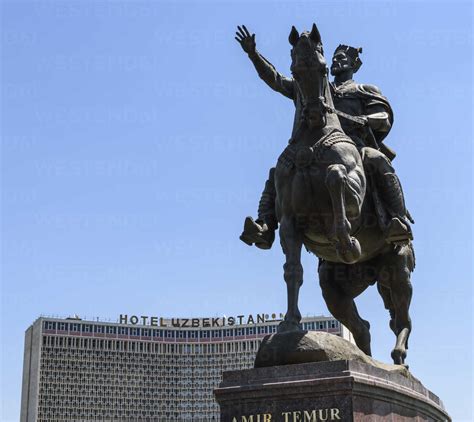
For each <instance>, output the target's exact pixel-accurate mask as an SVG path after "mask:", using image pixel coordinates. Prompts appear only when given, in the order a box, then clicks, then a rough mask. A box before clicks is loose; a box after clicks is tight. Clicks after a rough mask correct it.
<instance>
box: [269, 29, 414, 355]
mask: <svg viewBox="0 0 474 422" xmlns="http://www.w3.org/2000/svg"><path fill="white" fill-rule="evenodd" d="M289 41H290V44H291V45H292V47H293V48H292V51H291V57H292V64H291V72H292V74H293V78H294V80H295V83H296V86H297V89H298V92H299V96H300V99H301V101H302V104H303V120H302V122H301V125H300V128H299V130H298V131H297V132H296V133H295V134H294V136H293V138H292V140H291V142H290V144H289V145H288V147H287V148H286V149H285V150H284V151H283V153H282V154H281V155H280V157H279V159H278V163H277V166H276V170H275V185H276V212H277V217H278V221H279V222H280V231H279V233H280V241H281V245H282V249H283V252H284V254H285V257H286V262H285V264H284V279H285V282H286V284H287V290H288V310H287V313H286V315H285V319H284V320H283V321H282V323H281V324H280V326H279V331H280V332H284V331H294V330H300V329H301V324H300V321H301V314H300V311H299V309H298V294H299V289H300V287H301V285H302V284H303V267H302V265H301V250H302V247H303V245H304V246H305V247H306V249H307V250H309V251H310V252H313V253H314V254H315V255H316V256H318V257H319V260H320V263H319V280H320V285H321V289H322V293H323V297H324V299H325V301H326V304H327V306H328V308H329V311H330V312H331V313H332V315H333V316H334V317H335V318H336V319H337V320H339V321H340V322H341V323H342V324H344V325H345V326H346V327H347V328H348V329H349V330H350V331H351V333H352V334H353V336H354V339H355V342H356V344H357V346H358V347H359V348H360V349H361V350H362V351H363V352H365V353H366V354H367V355H370V354H371V349H370V332H369V328H370V325H369V323H368V322H367V321H365V320H363V319H362V318H361V317H360V316H359V313H358V311H357V308H356V305H355V303H354V298H355V297H357V296H358V295H359V294H361V293H362V292H363V291H364V290H365V289H366V288H367V287H368V286H369V285H373V284H375V283H377V287H378V291H379V292H380V294H381V296H382V298H383V301H384V305H385V307H386V308H387V309H388V310H389V311H390V316H391V320H390V328H391V329H392V331H393V332H394V333H395V335H396V337H397V339H396V344H395V347H394V349H393V350H392V358H393V361H394V363H396V364H404V361H405V357H406V349H407V348H408V337H409V335H410V331H411V320H410V316H409V312H408V311H409V306H410V301H411V295H412V287H411V283H410V275H411V272H412V271H413V269H414V266H415V258H414V251H413V247H412V244H411V243H408V244H405V245H394V244H392V243H387V242H386V241H385V235H384V231H383V230H382V229H381V228H380V225H379V224H378V223H377V222H378V220H379V214H377V206H376V201H375V200H374V196H375V195H376V193H373V190H372V186H374V185H375V184H374V183H371V177H368V176H367V175H366V172H365V171H364V167H363V165H362V159H361V153H362V154H363V150H362V151H359V150H358V148H357V147H356V145H355V144H354V142H353V141H352V140H351V139H350V138H349V137H348V136H346V135H345V134H344V133H343V131H342V129H341V125H340V122H339V119H338V117H337V116H336V115H335V114H333V113H331V110H332V109H333V102H332V97H331V93H330V89H329V82H328V76H327V66H326V61H325V59H324V56H323V48H322V42H321V36H320V34H319V31H318V29H317V27H316V25H313V28H312V30H311V32H310V33H308V32H303V33H302V34H301V35H300V34H299V33H298V31H297V30H296V29H295V28H294V27H293V28H292V31H291V33H290V36H289Z"/></svg>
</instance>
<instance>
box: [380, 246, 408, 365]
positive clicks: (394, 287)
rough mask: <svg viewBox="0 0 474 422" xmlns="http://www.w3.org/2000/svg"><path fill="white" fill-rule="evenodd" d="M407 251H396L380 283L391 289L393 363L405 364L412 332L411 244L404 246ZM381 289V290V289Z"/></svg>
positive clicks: (383, 269)
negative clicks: (410, 312) (393, 340)
mask: <svg viewBox="0 0 474 422" xmlns="http://www.w3.org/2000/svg"><path fill="white" fill-rule="evenodd" d="M402 248H403V250H404V251H405V253H404V252H403V251H402V253H397V252H394V254H395V255H396V257H395V259H394V260H391V261H390V262H389V263H388V266H386V267H385V268H382V271H383V272H384V274H387V275H386V276H385V277H383V276H382V277H380V281H379V282H380V283H382V284H383V285H384V286H385V287H387V288H389V289H390V300H391V304H389V307H388V308H389V310H390V314H391V321H390V327H391V328H392V330H393V332H394V333H395V336H396V342H395V347H394V348H393V350H392V353H391V356H392V359H393V363H395V364H398V365H404V364H405V359H406V356H407V349H408V338H409V337H410V333H411V318H410V314H409V309H410V302H411V297H412V286H411V282H410V276H411V272H412V270H413V265H412V259H411V258H410V256H412V251H411V246H403V247H402ZM379 291H380V290H379Z"/></svg>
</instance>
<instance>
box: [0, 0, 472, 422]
mask: <svg viewBox="0 0 474 422" xmlns="http://www.w3.org/2000/svg"><path fill="white" fill-rule="evenodd" d="M2 6H3V17H2V20H3V21H2V31H3V39H2V55H3V56H2V87H3V91H2V120H3V124H2V138H3V154H2V157H3V168H2V180H3V201H2V203H3V235H2V237H3V273H2V311H1V319H2V321H1V322H2V325H1V327H2V397H3V398H2V416H1V418H2V421H16V420H18V415H19V402H20V385H21V373H22V357H23V339H24V337H23V336H24V331H25V329H26V328H27V327H28V326H29V325H30V324H31V323H32V322H33V321H34V320H35V319H36V318H37V317H38V316H39V315H40V314H48V315H61V316H67V315H70V314H74V313H77V314H79V315H80V316H83V317H85V316H87V317H89V318H90V317H96V316H100V317H104V318H111V319H114V320H115V319H116V318H117V317H118V315H119V314H120V313H128V314H142V315H157V316H170V317H171V316H184V315H186V316H188V315H190V316H217V315H223V314H226V315H236V314H237V315H238V314H248V313H258V312H280V311H282V312H284V311H285V303H286V289H285V284H284V281H283V277H282V269H281V267H282V264H283V254H282V252H281V249H280V247H279V245H278V243H276V245H275V247H274V248H273V249H272V250H271V251H267V252H265V251H260V250H256V249H254V248H249V247H247V246H246V245H244V244H243V243H241V242H240V241H239V240H238V236H239V234H240V232H241V229H242V223H243V220H244V217H245V216H246V215H249V214H253V215H254V214H255V210H256V206H257V203H258V200H259V196H260V192H261V190H262V188H263V183H264V181H265V179H266V176H267V172H268V169H269V168H270V167H271V166H272V165H273V164H274V162H275V160H276V157H277V156H278V154H279V153H280V152H281V150H282V149H283V148H284V146H285V144H286V142H287V140H288V138H289V136H290V132H291V124H292V119H293V112H294V108H293V104H292V102H291V101H289V100H287V99H286V98H284V97H282V96H281V95H279V94H277V93H274V92H272V91H271V90H270V89H269V88H268V87H267V86H265V85H264V84H263V82H262V81H261V80H260V79H259V78H258V77H257V75H256V73H255V71H254V69H253V67H252V65H251V63H250V62H249V60H248V59H247V57H246V55H244V53H243V52H242V51H241V49H240V47H239V45H238V44H237V43H236V42H235V41H234V30H235V26H236V25H237V24H241V23H245V24H246V25H247V26H248V28H250V29H251V30H252V31H254V32H256V34H257V48H258V49H259V50H260V51H261V52H262V53H263V54H264V55H265V56H266V57H267V58H268V59H269V60H270V61H271V62H272V63H274V65H275V66H276V67H277V68H278V69H279V70H280V71H281V72H282V73H286V74H289V64H290V58H289V49H290V48H289V44H288V41H287V38H288V33H289V30H290V28H291V25H292V24H294V25H296V26H297V27H298V29H300V30H303V29H309V28H310V27H311V24H312V23H313V21H315V22H316V23H317V24H318V26H319V29H320V32H321V34H322V37H323V42H324V47H325V51H326V56H327V57H326V58H327V59H329V58H330V54H331V53H332V51H333V50H334V48H335V47H336V46H337V45H338V44H339V43H345V44H350V45H354V46H363V48H364V52H363V55H362V60H363V62H364V63H363V66H362V68H361V70H360V71H359V72H358V73H357V75H356V79H357V80H358V81H360V82H366V83H371V84H375V85H378V86H379V87H380V88H381V90H382V92H383V93H384V94H385V95H386V96H387V97H388V98H389V100H390V101H391V104H392V106H393V109H394V112H395V124H394V127H393V130H392V132H391V134H390V135H389V137H388V139H387V143H388V144H389V145H390V146H392V147H393V148H394V149H395V150H396V151H397V152H398V157H397V159H396V161H395V166H396V168H397V172H398V174H399V176H400V178H401V180H402V182H403V185H404V189H405V193H406V198H407V202H408V206H409V209H410V211H411V213H412V214H413V216H414V217H415V219H416V225H415V226H414V232H415V237H416V240H415V247H416V254H417V267H416V270H415V273H414V275H413V286H414V297H413V302H412V308H411V315H412V319H413V332H412V336H411V342H410V349H409V355H408V362H409V364H410V368H411V370H412V372H413V374H414V375H415V376H416V377H418V378H419V379H421V380H422V382H423V383H424V384H425V385H426V386H427V387H428V388H430V389H431V390H432V391H433V392H435V393H436V394H438V395H439V396H440V397H441V398H442V399H443V400H444V402H445V405H446V407H447V409H448V411H449V412H450V413H451V415H452V416H453V418H454V420H455V421H468V420H472V407H471V406H472V404H471V400H472V282H473V279H472V266H471V261H472V179H471V165H472V114H471V113H472V111H471V106H472V76H471V72H472V6H471V4H470V2H456V1H450V2H448V1H445V2H423V1H419V2H402V1H397V2H395V1H392V2H387V3H386V2H355V1H351V2H345V1H338V2H334V1H305V2H294V1H261V2H253V1H252V2H251V1H241V2H238V3H237V2H235V3H234V2H232V3H225V4H222V3H218V2H215V1H201V2H196V3H189V2H181V1H179V2H178V1H177V2H162V1H140V2H138V1H126V2H122V1H91V0H84V1H34V2H30V1H3V2H2ZM304 266H305V284H304V286H303V289H302V294H301V296H302V297H301V301H300V305H301V310H302V312H303V313H304V314H327V309H326V306H325V304H324V302H323V300H322V298H321V293H320V289H319V285H318V282H317V277H316V260H315V258H314V256H311V255H309V254H305V255H304ZM358 304H359V306H360V310H361V314H362V315H363V316H364V317H365V318H366V319H368V320H370V322H371V324H372V338H373V351H374V355H375V357H376V358H377V359H380V360H383V361H386V362H388V361H390V350H391V348H392V346H393V344H394V338H393V334H392V333H391V332H390V330H389V329H388V315H387V312H386V311H385V310H384V309H383V305H382V301H381V299H380V297H379V296H378V294H377V293H376V289H375V288H371V289H369V290H368V291H367V292H365V293H364V294H363V295H362V296H361V297H360V298H359V299H358Z"/></svg>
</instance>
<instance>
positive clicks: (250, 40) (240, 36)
mask: <svg viewBox="0 0 474 422" xmlns="http://www.w3.org/2000/svg"><path fill="white" fill-rule="evenodd" d="M237 29H238V30H237V32H236V33H235V34H236V37H235V39H236V40H237V42H238V43H239V44H240V45H241V46H242V49H243V50H244V51H245V52H246V53H247V54H251V53H255V34H250V32H249V31H248V29H247V28H246V27H245V25H242V27H240V26H238V27H237Z"/></svg>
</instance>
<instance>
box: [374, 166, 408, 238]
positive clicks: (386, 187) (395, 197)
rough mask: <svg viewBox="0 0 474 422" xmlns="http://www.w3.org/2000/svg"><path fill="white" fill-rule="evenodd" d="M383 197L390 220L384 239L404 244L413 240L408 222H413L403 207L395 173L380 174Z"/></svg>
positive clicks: (402, 197)
mask: <svg viewBox="0 0 474 422" xmlns="http://www.w3.org/2000/svg"><path fill="white" fill-rule="evenodd" d="M381 182H382V183H383V189H382V194H383V199H384V202H385V203H386V205H387V207H388V210H389V213H390V215H391V216H392V220H391V221H389V223H388V226H387V229H386V233H385V234H386V241H387V242H388V243H396V244H406V243H408V242H409V241H410V240H413V233H412V231H411V227H410V222H411V223H414V221H413V219H412V218H411V216H410V214H409V213H408V211H407V209H406V207H405V198H404V196H403V190H402V186H401V184H400V181H399V179H398V177H397V175H396V174H395V173H385V174H384V175H383V176H382V180H381Z"/></svg>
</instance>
